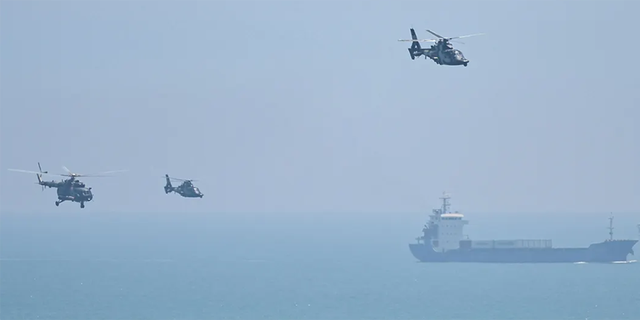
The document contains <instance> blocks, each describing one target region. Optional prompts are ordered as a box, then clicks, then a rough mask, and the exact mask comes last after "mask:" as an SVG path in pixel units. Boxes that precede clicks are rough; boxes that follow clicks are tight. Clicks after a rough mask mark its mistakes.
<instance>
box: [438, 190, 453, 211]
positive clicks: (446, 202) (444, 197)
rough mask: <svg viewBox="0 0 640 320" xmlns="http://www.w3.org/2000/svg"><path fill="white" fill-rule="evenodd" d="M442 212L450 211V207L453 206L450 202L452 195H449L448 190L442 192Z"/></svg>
mask: <svg viewBox="0 0 640 320" xmlns="http://www.w3.org/2000/svg"><path fill="white" fill-rule="evenodd" d="M440 199H442V212H441V214H445V213H447V212H449V207H450V206H451V204H450V203H449V199H451V197H449V195H448V194H447V193H446V192H443V193H442V198H440Z"/></svg>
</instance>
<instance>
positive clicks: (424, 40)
mask: <svg viewBox="0 0 640 320" xmlns="http://www.w3.org/2000/svg"><path fill="white" fill-rule="evenodd" d="M398 41H403V42H413V41H418V42H438V40H433V39H416V40H413V39H398Z"/></svg>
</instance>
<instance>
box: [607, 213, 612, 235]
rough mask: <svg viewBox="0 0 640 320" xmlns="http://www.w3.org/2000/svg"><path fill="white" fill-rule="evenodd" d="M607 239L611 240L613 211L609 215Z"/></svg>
mask: <svg viewBox="0 0 640 320" xmlns="http://www.w3.org/2000/svg"><path fill="white" fill-rule="evenodd" d="M608 229H609V240H613V213H612V214H611V217H609V228H608Z"/></svg>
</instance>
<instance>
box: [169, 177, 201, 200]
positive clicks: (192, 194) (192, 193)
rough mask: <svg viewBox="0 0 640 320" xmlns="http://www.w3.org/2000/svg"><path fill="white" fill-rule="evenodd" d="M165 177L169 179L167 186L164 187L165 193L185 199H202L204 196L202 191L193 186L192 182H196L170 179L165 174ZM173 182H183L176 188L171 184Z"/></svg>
mask: <svg viewBox="0 0 640 320" xmlns="http://www.w3.org/2000/svg"><path fill="white" fill-rule="evenodd" d="M164 177H165V179H167V184H166V185H165V186H164V193H169V192H175V193H177V194H179V195H181V196H183V197H185V198H202V197H203V196H204V194H202V192H200V189H198V187H196V186H194V185H193V183H192V182H193V181H196V180H184V179H177V178H169V175H168V174H165V175H164ZM171 180H175V181H182V183H181V184H180V185H179V186H177V187H174V186H173V185H172V184H171Z"/></svg>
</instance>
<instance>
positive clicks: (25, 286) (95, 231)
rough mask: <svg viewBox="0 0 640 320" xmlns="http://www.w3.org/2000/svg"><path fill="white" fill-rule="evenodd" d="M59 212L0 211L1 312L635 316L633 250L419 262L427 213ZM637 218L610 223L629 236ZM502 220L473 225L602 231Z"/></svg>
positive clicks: (75, 315) (558, 241)
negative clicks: (607, 256) (538, 259)
mask: <svg viewBox="0 0 640 320" xmlns="http://www.w3.org/2000/svg"><path fill="white" fill-rule="evenodd" d="M71 211H72V212H64V211H62V210H60V211H55V212H47V213H34V214H12V213H2V215H1V216H0V319H3V320H4V319H16V320H22V319H60V320H62V319H65V320H72V319H83V320H93V319H114V320H130V319H318V320H321V319H397V320H403V319H406V320H413V319H469V320H481V319H483V320H484V319H486V320H489V319H491V320H495V319H567V320H568V319H578V320H584V319H590V320H596V319H602V320H604V319H612V320H613V319H629V320H632V319H633V320H637V319H640V264H639V263H635V260H634V259H635V258H634V256H632V255H630V256H629V261H628V262H626V263H611V264H589V263H575V264H574V263H570V264H475V263H443V264H429V263H420V262H417V261H416V260H415V259H414V258H413V256H412V255H411V253H410V251H409V249H408V244H409V243H411V242H414V241H415V237H417V236H419V235H420V231H421V229H422V225H423V223H424V220H425V218H426V215H421V216H418V217H416V216H415V214H389V215H383V214H375V215H371V216H368V215H367V214H352V215H346V214H345V215H336V214H332V215H322V214H300V215H295V214H282V215H276V217H275V218H274V216H269V215H266V214H236V215H231V214H227V215H225V214H220V213H211V214H201V213H199V214H191V213H189V214H185V213H175V214H169V213H164V214H158V215H155V214H152V213H144V214H141V213H130V214H123V213H104V214H101V213H97V212H89V213H83V212H80V211H79V209H78V210H71ZM409 217H410V218H409ZM637 217H638V215H637V214H629V215H627V216H626V217H624V216H623V217H622V218H621V219H619V220H622V222H618V223H617V228H616V229H615V230H626V231H619V233H623V234H624V235H625V237H626V238H628V236H631V235H634V236H637V233H636V232H635V231H636V230H637V229H636V223H634V224H633V225H631V222H632V221H633V219H635V218H637ZM509 218H510V219H509V221H506V222H505V221H504V220H505V217H504V216H495V215H494V216H486V217H484V218H483V220H482V221H483V222H482V223H476V225H477V224H480V226H476V227H475V229H473V230H472V231H475V233H476V234H478V235H479V237H481V238H482V240H486V239H490V237H489V236H490V235H495V237H491V238H502V239H508V238H522V237H515V236H514V235H516V234H517V235H526V236H527V237H526V238H535V237H533V236H531V235H534V234H541V235H544V236H545V237H539V238H551V239H553V240H554V246H556V247H558V246H563V244H572V245H573V242H577V243H578V244H577V245H578V246H580V245H581V246H588V245H589V244H590V243H592V242H598V241H602V240H604V239H606V238H607V237H608V236H609V235H608V231H607V230H606V227H607V226H608V221H607V218H608V215H601V216H596V215H591V216H588V217H586V218H585V216H584V215H583V216H580V218H581V220H580V221H582V223H581V224H580V223H578V224H577V223H576V221H577V220H576V216H567V217H565V218H564V219H561V221H559V222H557V223H556V224H554V226H550V225H549V223H548V220H547V221H546V222H544V223H543V222H542V221H541V220H544V219H540V217H538V216H536V215H528V216H519V217H514V216H510V217H509ZM475 219H480V217H477V216H476V217H475ZM536 221H537V224H536ZM623 222H626V225H624V224H623ZM514 225H515V227H514ZM480 228H483V229H482V230H484V231H480ZM499 230H501V231H499ZM620 237H621V238H622V237H623V236H622V235H621V236H620ZM474 238H477V237H474ZM478 240H481V239H478ZM634 249H635V251H636V252H639V253H640V246H639V245H636V247H634ZM636 254H637V255H638V253H636Z"/></svg>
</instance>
